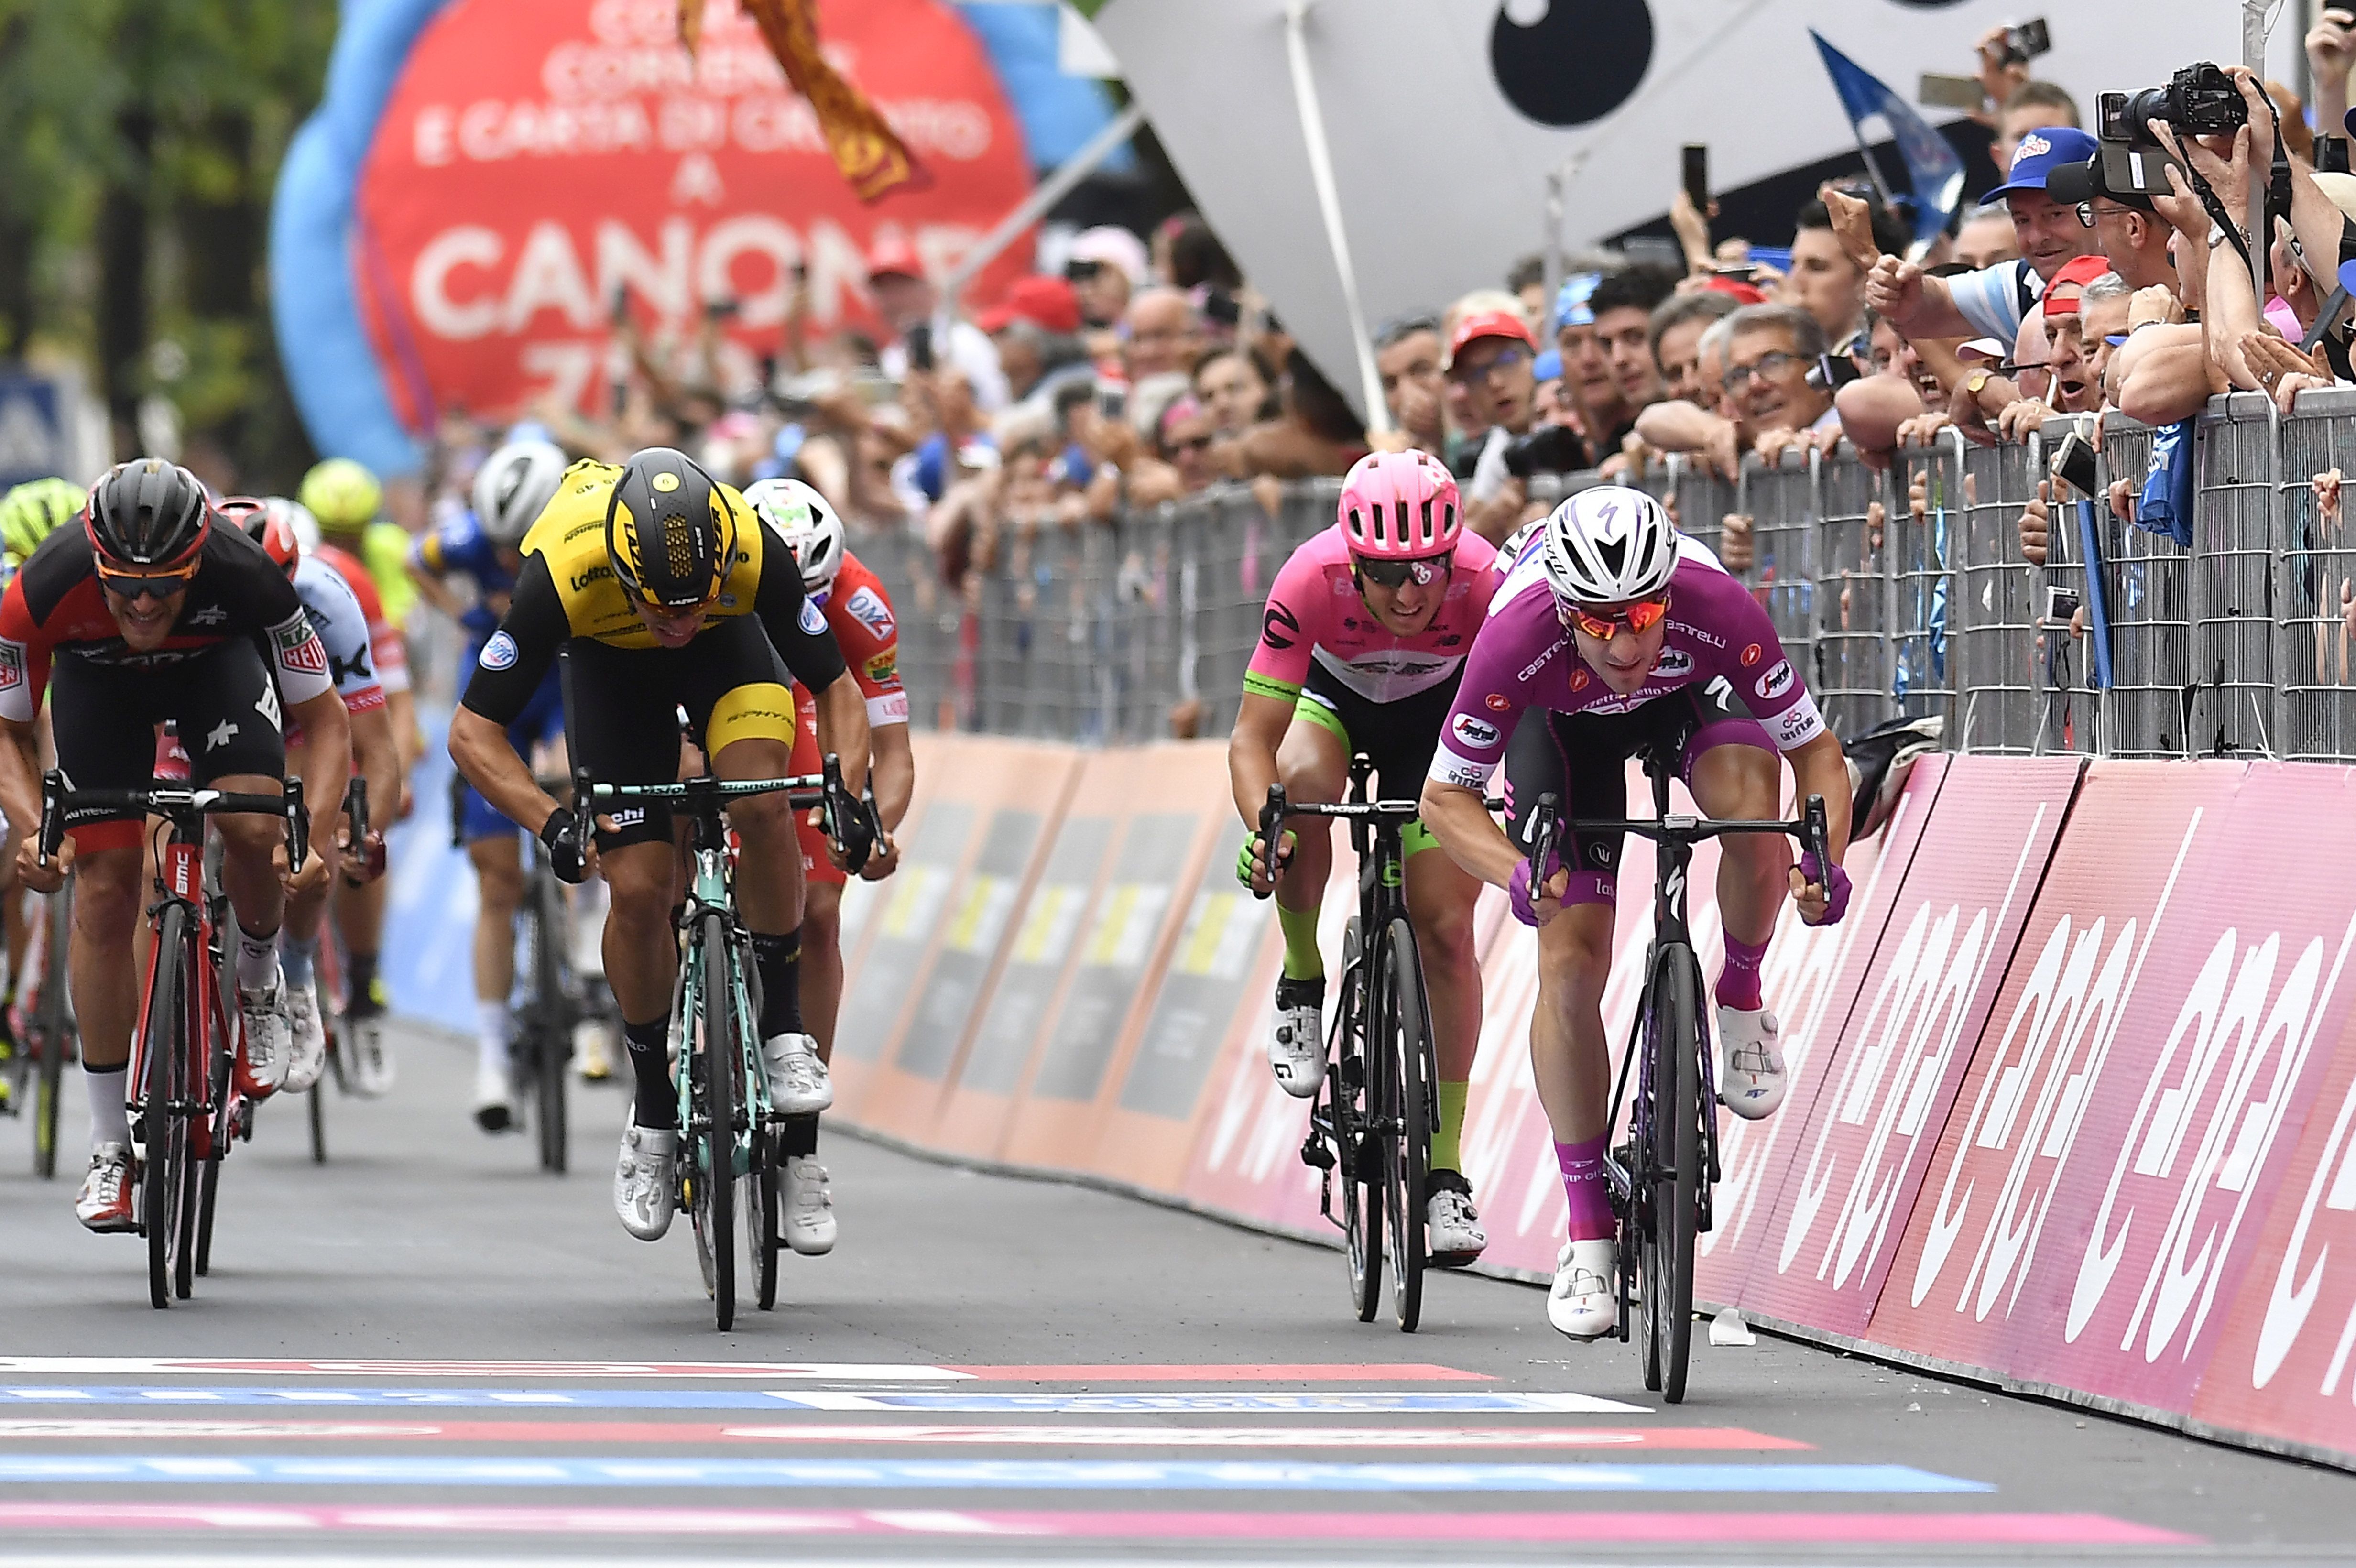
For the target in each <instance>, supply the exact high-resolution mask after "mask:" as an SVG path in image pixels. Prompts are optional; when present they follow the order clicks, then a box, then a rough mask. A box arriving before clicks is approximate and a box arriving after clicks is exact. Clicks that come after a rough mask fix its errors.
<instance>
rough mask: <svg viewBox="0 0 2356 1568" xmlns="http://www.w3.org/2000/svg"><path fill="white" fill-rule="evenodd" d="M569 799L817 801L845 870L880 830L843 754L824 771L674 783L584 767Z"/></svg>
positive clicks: (800, 805) (854, 866)
mask: <svg viewBox="0 0 2356 1568" xmlns="http://www.w3.org/2000/svg"><path fill="white" fill-rule="evenodd" d="M780 794H782V795H785V797H786V803H787V805H789V806H790V807H792V808H793V809H794V810H797V811H800V810H805V809H807V808H808V807H810V806H813V805H815V806H817V807H818V808H819V810H820V811H821V812H822V813H823V814H824V816H823V826H824V828H825V831H826V836H827V839H828V841H829V842H830V843H831V844H832V845H833V846H834V848H835V851H836V853H838V854H840V855H841V857H842V860H843V867H844V869H846V870H849V871H851V872H854V873H855V872H857V871H858V870H859V869H861V868H862V867H863V866H865V865H866V864H867V858H868V856H869V855H871V854H873V852H874V848H875V841H876V840H877V839H878V838H880V837H882V836H883V834H882V829H881V827H880V824H879V823H878V821H877V819H876V815H875V809H874V805H873V794H872V792H871V794H870V795H869V796H868V797H867V799H866V801H865V802H862V801H859V800H854V799H852V798H851V791H850V789H849V788H848V787H847V786H846V785H845V784H843V782H842V759H841V756H839V755H838V754H837V753H835V752H828V753H827V754H826V763H825V767H824V771H822V772H820V773H796V774H794V775H792V776H790V777H787V778H781V779H715V778H710V777H705V778H692V779H687V780H684V781H682V782H680V783H678V784H593V783H592V782H590V778H589V774H588V772H587V770H585V769H576V770H574V772H573V799H574V800H575V801H577V802H582V803H585V804H586V805H587V807H588V812H583V811H582V807H581V806H580V805H576V806H575V807H574V810H575V812H576V813H579V814H581V815H584V816H585V815H588V814H589V812H594V810H595V808H596V805H597V803H599V802H604V801H624V800H643V801H654V802H661V803H665V804H670V803H684V804H686V805H689V806H690V807H691V808H692V809H694V810H698V811H701V810H702V809H704V808H706V807H707V806H708V807H712V808H714V809H716V808H718V807H720V806H723V805H726V804H727V803H728V802H730V801H732V800H742V799H744V798H745V797H747V796H749V795H780Z"/></svg>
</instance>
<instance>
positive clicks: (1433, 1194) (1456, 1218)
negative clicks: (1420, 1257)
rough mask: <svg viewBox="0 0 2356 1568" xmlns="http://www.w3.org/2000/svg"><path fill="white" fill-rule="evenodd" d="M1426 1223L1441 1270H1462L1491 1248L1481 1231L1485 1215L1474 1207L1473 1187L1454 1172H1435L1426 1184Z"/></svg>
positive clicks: (1432, 1254)
mask: <svg viewBox="0 0 2356 1568" xmlns="http://www.w3.org/2000/svg"><path fill="white" fill-rule="evenodd" d="M1424 1186H1425V1188H1426V1189H1427V1196H1426V1197H1425V1199H1424V1205H1423V1211H1424V1223H1425V1224H1426V1225H1427V1226H1428V1227H1429V1228H1430V1236H1431V1261H1432V1263H1433V1264H1436V1265H1438V1266H1439V1267H1440V1268H1462V1267H1463V1266H1464V1265H1465V1264H1469V1263H1471V1262H1472V1260H1473V1259H1475V1258H1477V1257H1479V1256H1480V1255H1481V1253H1482V1251H1483V1249H1484V1248H1485V1247H1487V1246H1488V1244H1489V1232H1486V1231H1484V1230H1483V1229H1482V1228H1481V1211H1479V1210H1478V1209H1475V1208H1473V1207H1472V1183H1471V1182H1469V1181H1467V1180H1465V1179H1464V1178H1463V1177H1462V1176H1461V1175H1459V1174H1458V1173H1457V1172H1455V1171H1452V1170H1435V1171H1433V1172H1432V1173H1431V1174H1430V1176H1429V1177H1427V1178H1426V1179H1425V1180H1424Z"/></svg>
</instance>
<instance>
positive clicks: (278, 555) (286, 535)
mask: <svg viewBox="0 0 2356 1568" xmlns="http://www.w3.org/2000/svg"><path fill="white" fill-rule="evenodd" d="M213 510H214V511H216V512H218V513H220V519H221V521H223V522H225V523H227V524H229V525H230V527H231V528H243V529H244V530H245V532H246V535H247V537H248V538H250V539H252V540H253V542H254V543H256V544H258V545H260V546H261V547H262V551H263V553H265V554H267V555H268V556H269V557H270V559H271V560H274V561H276V562H277V563H278V570H279V571H283V572H284V573H285V574H286V575H287V576H288V577H290V578H291V577H293V576H294V575H295V564H296V563H297V562H298V561H300V560H302V559H303V545H302V541H301V540H300V539H296V538H295V517H294V514H293V508H292V507H290V506H289V504H288V503H286V502H284V501H278V500H268V501H265V500H262V499H261V498H259V497H257V496H229V497H227V498H226V499H224V500H222V501H221V502H220V504H219V505H217V506H216V507H214V508H213Z"/></svg>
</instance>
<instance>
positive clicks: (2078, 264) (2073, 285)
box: [2045, 256, 2111, 316]
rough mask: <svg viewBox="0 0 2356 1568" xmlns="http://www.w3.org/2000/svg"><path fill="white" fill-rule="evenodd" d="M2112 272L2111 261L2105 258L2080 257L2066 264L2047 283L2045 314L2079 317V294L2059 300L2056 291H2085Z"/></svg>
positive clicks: (2074, 293)
mask: <svg viewBox="0 0 2356 1568" xmlns="http://www.w3.org/2000/svg"><path fill="white" fill-rule="evenodd" d="M2110 270H2111V263H2110V259H2109V258H2108V257H2105V256H2080V257H2077V258H2075V259H2074V260H2072V261H2066V262H2064V263H2063V264H2062V267H2061V271H2060V272H2056V273H2054V274H2053V276H2052V277H2051V278H2050V279H2048V280H2047V282H2046V284H2045V314H2046V315H2048V316H2056V315H2077V314H2078V293H2077V292H2072V293H2071V294H2070V295H2069V296H2068V297H2067V298H2062V299H2057V298H2055V297H2054V295H2055V293H2056V291H2058V290H2061V289H2070V290H2072V291H2083V289H2084V288H2085V286H2086V285H2087V284H2088V283H2093V282H2094V280H2095V279H2096V278H2099V277H2101V276H2102V275H2103V274H2104V273H2105V272H2109V271H2110Z"/></svg>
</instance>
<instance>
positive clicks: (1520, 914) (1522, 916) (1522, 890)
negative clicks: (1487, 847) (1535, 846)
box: [1505, 855, 1545, 926]
mask: <svg viewBox="0 0 2356 1568" xmlns="http://www.w3.org/2000/svg"><path fill="white" fill-rule="evenodd" d="M1543 880H1545V879H1544V878H1542V877H1540V876H1539V875H1538V874H1537V868H1536V867H1534V866H1532V865H1531V864H1530V859H1529V857H1528V856H1526V855H1525V856H1523V857H1522V863H1521V864H1520V865H1518V866H1516V867H1515V868H1514V880H1512V881H1510V882H1508V883H1506V884H1505V896H1506V897H1507V898H1508V899H1509V900H1511V901H1512V902H1513V906H1514V918H1515V920H1518V921H1520V922H1521V923H1523V924H1524V925H1528V926H1535V925H1537V923H1538V912H1537V909H1535V908H1534V907H1532V905H1531V902H1530V901H1531V899H1532V898H1533V897H1534V896H1535V893H1534V891H1533V890H1534V886H1535V885H1536V884H1537V883H1539V882H1542V881H1543Z"/></svg>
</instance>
